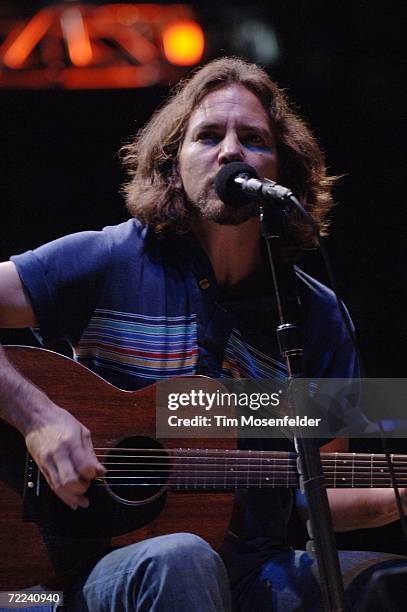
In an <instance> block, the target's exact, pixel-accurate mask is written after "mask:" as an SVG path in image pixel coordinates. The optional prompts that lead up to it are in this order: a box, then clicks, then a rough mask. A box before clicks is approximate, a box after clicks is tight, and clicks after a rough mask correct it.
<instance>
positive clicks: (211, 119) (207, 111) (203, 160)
mask: <svg viewBox="0 0 407 612" xmlns="http://www.w3.org/2000/svg"><path fill="white" fill-rule="evenodd" d="M178 161H179V171H180V175H181V180H182V183H183V186H184V190H185V193H186V195H187V197H188V199H189V201H190V202H191V203H192V204H193V205H194V206H195V207H196V208H197V209H198V210H199V211H200V214H201V217H202V218H203V219H208V220H211V221H216V222H217V223H221V224H224V225H226V224H230V225H238V224H240V223H242V222H244V221H247V219H250V218H251V217H253V216H255V215H257V214H258V209H257V205H256V204H255V203H253V202H247V203H243V204H237V205H235V206H231V205H227V204H224V203H223V202H222V201H221V200H220V199H219V198H218V196H217V195H216V192H215V189H214V185H213V182H214V178H215V176H216V175H217V173H218V172H219V170H220V169H221V168H222V167H223V166H224V165H225V164H227V163H229V162H232V161H242V162H245V163H247V164H249V165H250V166H253V168H255V170H256V171H257V174H258V175H259V177H260V178H268V179H271V180H276V178H277V154H276V147H275V140H274V136H273V133H272V130H271V126H270V122H269V119H268V117H267V114H266V111H265V110H264V108H263V106H262V104H261V102H260V101H259V99H258V98H257V96H255V95H254V94H253V93H252V92H251V91H249V90H248V89H246V88H245V87H243V86H242V85H238V84H232V85H225V86H223V87H219V89H215V90H214V91H212V92H211V93H209V94H208V95H207V96H205V98H203V100H202V102H201V103H200V104H199V106H198V107H197V108H196V109H195V110H194V112H193V113H192V115H191V117H190V120H189V123H188V126H187V130H186V134H185V138H184V141H183V143H182V146H181V150H180V154H179V160H178Z"/></svg>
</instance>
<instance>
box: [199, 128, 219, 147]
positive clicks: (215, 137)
mask: <svg viewBox="0 0 407 612" xmlns="http://www.w3.org/2000/svg"><path fill="white" fill-rule="evenodd" d="M197 139H198V140H200V141H201V142H203V143H204V144H211V143H212V144H214V143H217V142H219V140H220V139H221V136H220V135H219V134H217V133H216V132H213V131H212V130H204V131H202V132H199V134H198V137H197Z"/></svg>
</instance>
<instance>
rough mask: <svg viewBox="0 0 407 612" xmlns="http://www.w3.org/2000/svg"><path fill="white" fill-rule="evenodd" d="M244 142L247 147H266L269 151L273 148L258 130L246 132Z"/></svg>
mask: <svg viewBox="0 0 407 612" xmlns="http://www.w3.org/2000/svg"><path fill="white" fill-rule="evenodd" d="M242 142H243V144H244V145H245V146H246V147H253V148H257V149H264V150H267V151H271V150H272V146H271V145H270V143H269V142H268V141H267V140H266V139H265V138H264V137H263V136H262V135H261V134H258V133H256V132H253V133H250V134H246V135H245V136H244V137H243V138H242Z"/></svg>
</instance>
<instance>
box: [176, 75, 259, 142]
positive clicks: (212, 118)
mask: <svg viewBox="0 0 407 612" xmlns="http://www.w3.org/2000/svg"><path fill="white" fill-rule="evenodd" d="M230 121H232V122H237V123H242V124H245V125H249V126H250V125H253V126H256V125H258V126H259V127H263V128H267V129H269V130H270V131H271V127H270V120H269V117H268V115H267V113H266V110H265V108H264V107H263V105H262V103H261V102H260V100H259V98H258V97H257V96H256V95H255V94H254V93H253V92H251V91H250V90H248V89H246V87H244V86H243V85H239V84H237V83H232V84H230V85H223V86H221V87H218V88H217V89H214V90H213V91H211V92H210V93H208V94H207V95H206V96H205V97H204V98H203V99H202V100H201V102H200V103H199V104H198V106H197V107H196V108H195V110H194V111H193V112H192V114H191V117H190V119H189V122H188V131H190V130H191V129H193V128H194V127H197V126H199V125H200V124H202V123H211V124H212V123H215V124H216V123H219V124H223V123H228V122H230Z"/></svg>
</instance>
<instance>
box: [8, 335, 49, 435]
mask: <svg viewBox="0 0 407 612" xmlns="http://www.w3.org/2000/svg"><path fill="white" fill-rule="evenodd" d="M54 408H55V404H54V403H53V402H52V401H51V400H50V399H49V397H48V396H47V395H45V393H43V392H42V391H41V390H40V389H38V388H37V387H35V385H33V384H32V383H30V382H29V381H28V380H26V379H25V378H24V377H23V376H22V375H21V374H20V373H19V372H18V371H17V370H16V369H15V368H14V367H13V366H12V364H11V363H10V362H9V361H8V359H7V357H6V354H5V351H4V350H3V348H2V347H1V346H0V417H1V418H2V419H3V420H4V421H7V422H8V423H9V424H10V425H12V426H13V427H15V428H16V429H18V430H19V431H20V432H21V433H22V434H23V436H26V435H27V434H28V432H29V431H30V430H32V429H34V428H36V427H38V426H41V425H42V424H43V423H44V422H45V418H46V416H45V415H46V414H47V412H48V411H49V410H52V409H54Z"/></svg>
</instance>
